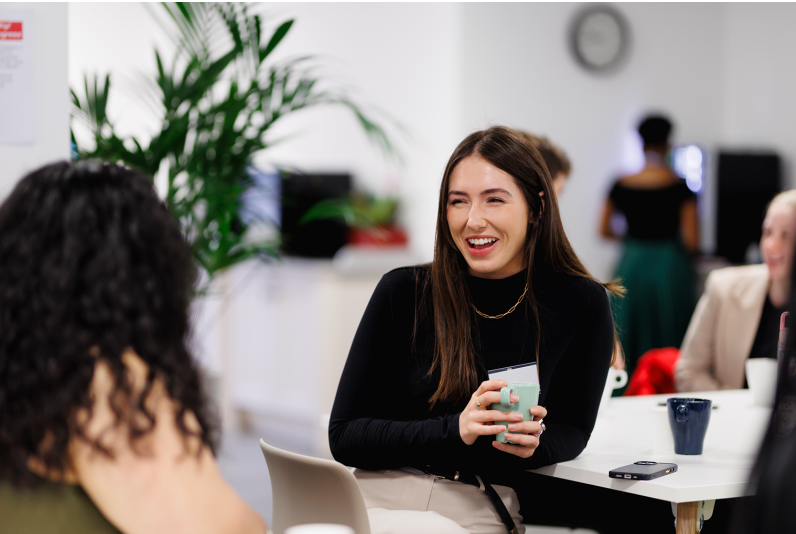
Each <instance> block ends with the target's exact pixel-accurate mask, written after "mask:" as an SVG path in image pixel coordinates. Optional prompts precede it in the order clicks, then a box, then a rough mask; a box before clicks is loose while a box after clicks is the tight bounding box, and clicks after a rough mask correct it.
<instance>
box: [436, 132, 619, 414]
mask: <svg viewBox="0 0 796 534" xmlns="http://www.w3.org/2000/svg"><path fill="white" fill-rule="evenodd" d="M472 155H479V156H481V157H482V158H484V159H485V160H486V161H488V162H489V163H491V164H492V165H494V166H496V167H497V168H499V169H500V170H502V171H504V172H506V173H508V174H510V175H511V176H512V177H513V178H514V181H515V183H516V184H517V186H518V187H519V188H520V190H521V191H522V193H523V196H524V197H525V202H526V204H527V205H528V209H529V211H530V213H532V214H533V217H532V219H531V221H530V222H529V223H528V231H527V235H526V240H525V247H524V253H525V257H526V263H527V267H528V268H527V273H528V279H527V283H528V292H527V296H526V299H525V302H526V305H527V306H528V308H529V310H530V314H531V317H533V321H534V323H535V324H536V343H535V355H536V363H537V366H538V364H539V347H540V344H541V329H540V324H539V312H538V310H537V308H536V299H535V298H534V296H533V272H534V269H533V267H534V266H536V265H545V266H547V267H548V268H550V269H552V271H554V272H557V273H565V274H571V275H575V276H582V277H584V278H588V279H589V280H593V281H595V282H597V283H598V284H600V285H602V286H603V287H604V288H605V289H607V290H608V291H610V292H611V293H612V294H613V295H615V296H621V295H623V294H624V288H623V287H622V286H621V285H619V283H618V281H617V280H614V281H612V282H609V283H606V284H603V283H601V282H599V280H596V279H595V278H594V277H593V276H592V275H591V274H589V271H587V270H586V267H584V266H583V263H582V262H581V261H580V259H579V258H578V256H577V254H575V251H574V250H573V249H572V245H570V243H569V239H567V236H566V234H565V233H564V227H563V225H562V224H561V216H560V214H559V211H558V203H557V201H556V200H555V198H556V197H555V193H554V191H553V185H552V179H551V177H550V174H549V173H548V171H547V168H546V166H545V163H544V159H543V158H542V155H541V154H540V153H539V151H538V150H537V149H536V148H534V147H533V146H532V145H531V143H530V142H529V141H528V140H527V139H526V138H525V137H524V136H523V135H522V134H521V133H519V132H516V131H514V130H512V129H510V128H506V127H504V126H494V127H492V128H489V129H487V130H482V131H479V132H475V133H472V134H470V135H468V136H467V137H466V138H465V139H464V141H462V142H461V143H460V144H459V146H458V147H456V150H454V151H453V154H452V155H451V157H450V159H449V160H448V164H447V166H446V167H445V174H444V175H443V176H442V185H441V186H440V194H439V208H438V212H437V235H436V242H435V245H434V260H433V261H432V263H431V274H430V276H428V277H426V283H425V286H424V287H423V295H424V300H425V299H426V298H428V296H429V294H430V296H431V301H432V304H433V312H434V314H433V321H434V334H435V343H434V360H433V363H432V366H431V370H430V371H429V374H431V373H433V372H434V371H435V370H437V369H439V371H440V382H439V386H438V387H437V390H436V392H434V395H433V396H432V397H431V399H430V400H429V401H430V403H431V405H432V406H433V405H435V404H436V403H437V402H439V401H450V402H456V401H458V400H461V399H462V398H466V397H467V396H469V395H471V394H472V392H473V391H475V389H476V388H477V387H478V362H477V359H476V354H475V347H474V343H473V338H472V330H471V327H472V321H473V316H472V311H471V309H472V308H471V296H470V293H469V291H468V290H467V283H466V280H465V272H466V262H465V261H464V259H463V258H462V256H461V253H460V252H459V249H458V248H457V247H456V243H455V242H454V241H453V237H452V236H451V232H450V227H449V226H448V215H447V213H448V210H447V205H448V189H449V184H450V178H451V173H452V172H453V170H454V168H456V165H458V164H459V162H461V161H462V160H463V159H464V158H466V157H468V156H472ZM539 193H543V197H542V198H540V197H539ZM543 199H544V200H543ZM614 337H616V334H614ZM615 353H616V343H615V344H614V358H615V357H616V354H615ZM612 362H613V360H612Z"/></svg>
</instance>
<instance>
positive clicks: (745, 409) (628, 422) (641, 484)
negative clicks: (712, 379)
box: [534, 390, 771, 534]
mask: <svg viewBox="0 0 796 534" xmlns="http://www.w3.org/2000/svg"><path fill="white" fill-rule="evenodd" d="M675 396H677V397H695V398H702V399H711V400H712V401H713V404H714V406H716V407H717V409H714V410H713V411H712V414H711V420H710V425H709V427H708V432H707V435H706V437H705V447H704V450H703V454H701V455H697V456H685V455H679V454H674V451H673V450H672V451H671V452H669V453H666V452H657V450H658V449H659V446H658V447H654V446H653V436H655V435H656V432H655V429H654V428H653V425H654V424H656V421H655V416H656V415H657V414H654V413H652V412H651V411H650V410H651V409H652V408H654V407H656V406H657V405H658V404H659V403H663V402H666V399H668V398H669V397H675ZM770 414H771V409H770V408H766V407H758V406H753V405H752V398H751V394H750V392H749V391H748V390H730V391H711V392H700V393H687V394H670V395H651V396H642V397H621V398H615V399H611V400H610V403H609V405H608V406H607V407H606V409H604V410H603V412H602V413H601V414H600V416H599V417H598V419H597V423H596V425H595V428H594V432H593V433H592V437H591V439H590V440H589V444H588V446H587V447H586V449H585V450H584V451H583V453H581V455H580V456H578V457H577V458H575V459H574V460H570V461H568V462H561V463H559V464H555V465H550V466H547V467H543V468H541V469H537V470H535V471H534V473H539V474H542V475H548V476H553V477H557V478H562V479H566V480H571V481H574V482H581V483H584V484H591V485H593V486H600V487H603V488H609V489H613V490H617V491H625V492H628V493H634V494H636V495H643V496H645V497H651V498H653V499H660V500H664V501H669V502H671V503H673V506H672V508H673V510H674V508H675V505H676V510H677V511H676V517H677V518H678V521H677V534H680V533H681V532H682V533H685V532H689V533H693V532H696V531H697V524H698V518H699V516H698V515H697V513H698V511H699V515H700V516H704V519H705V520H706V519H708V518H709V517H710V515H711V513H712V508H713V506H712V505H713V502H715V500H716V499H728V498H733V497H743V496H747V495H749V494H750V493H749V490H748V487H747V481H748V479H749V474H750V472H751V469H752V465H753V463H754V460H755V457H756V454H757V449H758V447H759V446H760V443H761V441H762V439H763V435H764V433H765V430H766V428H767V425H768V421H769V417H770ZM653 449H656V452H653ZM640 460H652V461H656V462H671V463H676V464H677V465H678V472H676V473H672V474H670V475H666V476H663V477H661V478H658V479H655V480H649V481H629V480H619V479H615V478H614V479H612V478H609V477H608V472H609V471H610V470H611V469H615V468H617V467H621V466H623V465H627V464H632V463H634V462H637V461H640Z"/></svg>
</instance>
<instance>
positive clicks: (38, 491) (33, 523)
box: [0, 480, 119, 534]
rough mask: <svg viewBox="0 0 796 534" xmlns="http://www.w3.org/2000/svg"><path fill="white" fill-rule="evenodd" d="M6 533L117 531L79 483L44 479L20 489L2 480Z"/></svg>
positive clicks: (1, 524)
mask: <svg viewBox="0 0 796 534" xmlns="http://www.w3.org/2000/svg"><path fill="white" fill-rule="evenodd" d="M0 532H2V533H3V534H44V533H46V534H118V533H119V531H118V530H117V529H116V528H115V527H114V526H113V525H111V524H110V523H109V522H108V520H107V519H105V517H103V515H102V514H101V513H100V511H99V510H97V507H96V506H94V503H92V502H91V500H90V499H89V498H88V495H86V492H84V491H83V489H82V488H81V487H80V486H75V485H71V484H58V483H55V482H49V481H45V482H43V483H42V484H41V485H39V486H38V487H36V488H34V489H18V488H15V487H13V486H11V484H10V483H8V482H7V481H2V480H0Z"/></svg>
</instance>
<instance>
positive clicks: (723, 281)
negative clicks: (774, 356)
mask: <svg viewBox="0 0 796 534" xmlns="http://www.w3.org/2000/svg"><path fill="white" fill-rule="evenodd" d="M768 283H769V278H768V267H767V266H766V265H748V266H744V267H727V268H724V269H716V270H715V271H713V272H711V273H710V274H709V275H708V279H707V281H706V282H705V292H704V293H703V295H702V297H701V298H700V299H699V303H698V304H697V307H696V309H695V310H694V315H693V317H691V322H690V323H689V325H688V331H687V332H686V334H685V339H683V345H682V347H681V348H680V359H679V360H678V362H677V370H676V372H675V380H676V383H677V389H678V391H710V390H716V389H740V388H742V387H743V383H744V376H745V370H744V365H745V362H746V359H747V358H748V357H749V351H751V350H752V343H754V340H755V334H756V333H757V327H758V324H759V323H760V315H761V314H762V313H763V304H764V303H765V300H766V293H767V292H768Z"/></svg>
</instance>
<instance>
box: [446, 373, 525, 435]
mask: <svg viewBox="0 0 796 534" xmlns="http://www.w3.org/2000/svg"><path fill="white" fill-rule="evenodd" d="M505 385H506V381H505V380H486V381H484V382H482V383H481V385H480V386H478V389H476V390H475V393H473V396H472V397H470V402H468V403H467V407H466V408H465V409H464V411H462V413H461V414H460V415H459V435H461V437H462V441H464V443H465V444H467V445H472V444H473V443H475V440H476V438H478V436H494V435H496V434H500V433H501V432H503V431H504V430H506V429H505V427H503V426H496V425H493V424H492V422H493V421H521V420H522V414H518V413H511V412H500V411H498V410H490V409H489V405H490V404H494V403H500V388H502V387H505ZM517 399H518V397H517V395H512V396H511V401H512V402H516V401H517Z"/></svg>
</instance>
